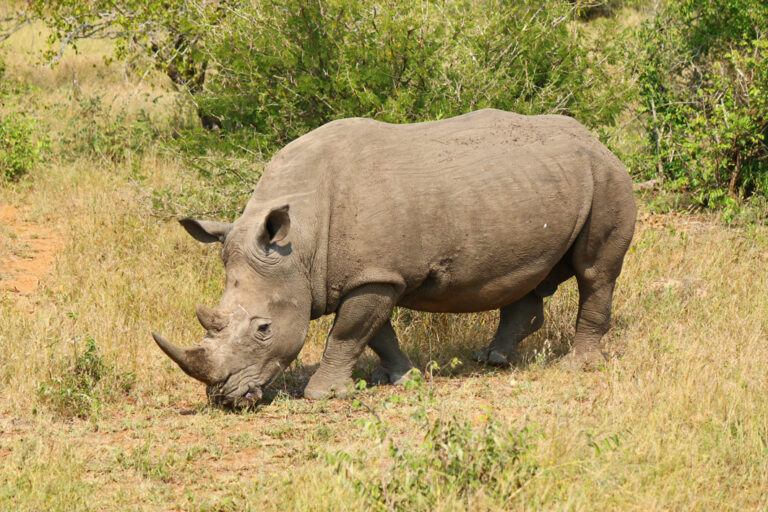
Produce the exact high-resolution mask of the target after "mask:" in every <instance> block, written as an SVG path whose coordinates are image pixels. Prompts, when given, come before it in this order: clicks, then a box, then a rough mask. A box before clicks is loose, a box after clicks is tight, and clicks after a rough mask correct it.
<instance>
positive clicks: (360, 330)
mask: <svg viewBox="0 0 768 512" xmlns="http://www.w3.org/2000/svg"><path fill="white" fill-rule="evenodd" d="M400 291H401V288H398V287H397V286H395V285H390V284H369V285H365V286H361V287H360V288H357V289H355V290H353V291H352V292H351V293H349V294H348V295H347V296H346V297H344V299H343V301H342V302H341V304H340V305H339V308H338V310H337V311H336V319H335V320H334V322H333V327H332V328H331V333H330V334H329V335H328V340H327V342H326V345H325V351H324V352H323V357H322V359H321V360H320V366H319V367H318V369H317V371H316V372H315V374H314V375H312V377H311V378H310V379H309V383H307V387H306V388H304V396H305V397H306V398H309V399H313V400H317V399H321V398H326V397H331V396H337V397H344V396H347V395H349V394H351V393H352V392H353V389H354V383H353V382H352V370H353V368H354V366H355V363H357V360H358V359H359V358H360V355H361V354H362V353H363V350H365V347H366V345H368V343H369V342H370V340H371V339H372V338H373V337H374V336H375V335H376V334H377V333H378V331H379V330H380V329H381V327H382V326H383V325H384V324H385V323H387V322H388V321H389V318H390V317H391V315H392V310H393V309H394V307H395V302H396V300H397V296H398V295H399V293H400Z"/></svg>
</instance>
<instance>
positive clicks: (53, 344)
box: [0, 39, 768, 510]
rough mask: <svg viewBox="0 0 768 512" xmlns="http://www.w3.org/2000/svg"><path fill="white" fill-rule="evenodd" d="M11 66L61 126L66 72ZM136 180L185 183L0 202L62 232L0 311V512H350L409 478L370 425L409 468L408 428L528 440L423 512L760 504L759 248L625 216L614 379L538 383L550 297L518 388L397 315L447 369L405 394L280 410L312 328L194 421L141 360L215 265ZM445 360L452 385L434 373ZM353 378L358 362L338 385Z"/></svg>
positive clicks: (562, 333) (684, 223) (762, 329)
mask: <svg viewBox="0 0 768 512" xmlns="http://www.w3.org/2000/svg"><path fill="white" fill-rule="evenodd" d="M34 41H37V40H36V39H35V40H34ZM19 44H22V45H23V46H34V44H37V43H29V45H28V44H27V43H26V42H23V43H19ZM96 50H98V49H95V50H94V51H96ZM67 59H68V60H65V63H69V65H71V66H72V67H73V69H75V70H76V74H77V76H78V77H82V81H83V82H85V83H86V86H93V87H94V88H98V87H99V85H98V84H100V83H102V82H100V80H104V82H103V84H104V88H105V90H107V91H109V92H110V93H111V94H114V95H115V96H116V97H118V98H130V97H131V95H132V94H133V91H132V90H131V89H130V88H129V87H125V88H123V85H122V83H121V82H120V80H118V79H116V78H115V77H114V76H112V78H105V77H99V76H98V73H97V72H95V71H93V73H95V74H94V75H88V73H91V72H92V71H90V70H92V69H94V68H92V67H90V66H91V64H92V61H93V59H94V57H91V56H89V55H86V56H79V57H74V56H69V57H67ZM11 60H13V59H9V61H11ZM27 60H28V57H19V59H18V60H16V61H15V62H9V64H11V65H12V67H13V66H15V67H13V69H14V71H13V72H17V73H19V74H20V75H23V76H26V77H27V79H29V80H32V78H31V77H32V75H35V78H34V80H35V81H36V82H35V83H37V84H38V86H39V88H40V89H39V90H37V91H36V92H35V94H36V95H37V96H36V98H37V99H35V100H34V101H31V100H30V101H31V103H30V104H32V103H33V104H34V105H37V106H38V107H39V105H41V104H42V105H49V106H50V105H54V104H56V103H57V102H58V103H61V102H64V105H63V106H62V107H61V108H60V109H58V110H57V109H53V110H45V109H44V108H42V107H40V108H39V109H38V110H35V112H37V114H38V115H39V116H40V118H41V119H42V120H44V121H45V120H46V119H48V118H47V117H45V116H49V117H51V118H55V119H51V120H49V121H50V122H51V123H57V122H68V121H66V117H65V113H66V111H67V109H66V101H71V100H67V99H66V95H67V92H66V90H67V88H68V87H69V79H70V77H71V73H69V72H68V71H61V68H59V70H56V71H53V72H44V71H43V70H39V69H38V68H34V67H33V66H31V65H29V64H27ZM25 66H27V67H25ZM33 69H34V70H35V71H34V72H33V71H32V70H33ZM25 70H26V71H25ZM114 72H115V70H114V69H113V70H112V71H109V72H108V73H114ZM38 75H39V76H38ZM86 77H91V78H87V79H86ZM91 79H92V80H93V81H92V82H90V80H91ZM88 84H90V85H88ZM131 101H139V100H137V99H136V97H134V98H133V99H131ZM51 108H52V107H51ZM46 112H48V114H46ZM62 119H65V121H62ZM46 122H47V121H46ZM136 169H141V171H142V173H143V174H144V175H145V176H146V180H145V181H144V186H145V187H148V188H152V187H162V186H165V185H169V184H173V183H174V182H175V181H176V180H179V179H181V178H180V176H184V177H185V178H184V179H188V178H187V176H188V175H187V174H182V172H181V163H180V162H179V161H177V160H174V159H173V158H170V157H168V156H164V157H160V156H158V154H157V153H156V152H154V151H149V152H147V153H145V154H143V155H129V156H128V158H127V159H126V160H124V161H120V162H118V163H114V162H105V161H103V160H101V159H99V158H98V157H94V156H88V155H83V156H81V157H78V158H74V159H59V158H55V157H52V158H50V159H49V160H48V161H47V162H46V163H45V164H44V165H42V166H41V167H40V168H39V169H38V170H37V171H36V172H35V173H33V175H32V176H31V178H30V179H29V180H27V181H24V182H22V183H21V184H17V185H10V184H6V185H3V186H2V199H0V202H2V203H5V204H11V205H14V206H16V207H18V208H19V214H20V215H21V216H22V217H23V218H24V219H25V220H27V221H29V222H35V223H38V224H43V225H45V226H46V227H47V228H49V229H52V230H55V231H56V232H58V233H60V235H61V236H62V238H63V239H64V248H63V249H62V250H61V252H60V253H58V255H57V257H56V263H55V267H54V270H53V271H52V272H51V274H50V275H49V276H48V277H47V279H46V280H45V282H44V284H43V286H41V287H40V288H39V289H38V290H37V291H36V292H35V293H34V294H33V295H32V296H31V297H29V298H27V299H25V300H24V301H23V309H24V311H19V310H18V307H19V302H18V298H17V297H16V295H14V294H12V293H10V292H2V293H3V294H4V295H3V296H0V347H2V348H3V350H2V351H1V352H0V386H2V390H3V392H2V395H0V509H2V510H144V509H146V510H158V509H160V510H166V509H167V510H245V509H250V510H277V509H280V510H292V509H299V510H344V509H347V510H350V509H360V510H365V509H369V508H371V507H372V506H377V503H375V502H372V501H371V495H370V493H369V494H366V492H365V491H364V489H366V487H365V485H366V484H370V483H371V482H373V483H374V484H375V483H376V482H379V483H380V482H382V481H385V480H386V478H387V475H395V477H397V478H402V479H403V481H405V480H404V478H405V477H406V476H408V471H409V469H408V467H406V466H405V465H403V464H399V465H398V462H397V461H396V460H395V459H393V457H392V456H391V454H390V453H389V452H388V449H387V447H388V445H387V441H385V442H382V441H381V438H380V435H379V433H380V432H381V431H380V427H379V426H378V423H377V421H376V420H375V418H374V416H373V415H372V414H371V413H370V412H369V410H368V407H371V408H372V409H373V410H374V411H376V412H377V414H378V415H379V416H380V417H381V418H382V419H384V421H386V423H387V432H388V434H387V435H388V437H387V439H391V440H392V442H394V443H395V444H396V445H397V446H400V447H402V448H403V449H404V450H405V451H406V452H407V453H410V454H413V456H414V457H422V458H423V459H424V460H426V461H427V463H432V462H434V461H433V460H432V459H429V455H428V454H427V455H425V452H424V449H423V448H419V443H420V442H421V440H423V439H424V436H425V433H426V428H425V425H426V424H427V423H425V422H424V421H423V420H422V419H420V418H422V417H425V418H427V420H428V421H433V420H434V419H437V418H440V419H442V420H443V421H446V422H448V423H449V425H459V424H461V423H462V422H464V421H466V422H468V424H469V425H471V426H472V427H471V429H470V431H463V430H457V432H458V434H457V435H458V440H459V441H458V442H459V444H461V443H462V442H463V440H470V439H471V432H472V431H474V430H472V429H475V430H476V429H480V428H482V427H483V425H486V424H488V423H489V422H497V423H498V425H500V426H501V428H502V429H503V430H504V431H508V432H518V431H521V430H522V429H524V428H527V430H525V432H527V434H526V435H527V436H529V441H530V446H529V447H528V448H526V451H525V453H524V460H526V461H528V462H527V463H529V464H531V465H532V467H534V468H535V470H534V471H533V472H532V473H531V474H530V475H529V476H528V477H526V478H525V479H524V480H523V481H522V484H521V486H520V487H516V488H515V489H514V491H513V492H510V493H508V494H506V495H505V496H506V500H505V501H504V502H500V501H499V499H498V498H497V497H494V496H493V495H492V494H491V493H490V492H488V491H487V489H488V488H489V487H487V486H484V485H478V486H477V487H471V488H458V487H452V486H451V485H446V486H445V487H441V486H439V485H435V486H434V487H433V488H431V490H430V491H429V493H431V494H429V499H431V500H432V501H431V502H430V506H429V508H431V509H435V510H465V509H467V508H468V507H472V508H474V509H479V510H487V509H488V510H502V509H540V508H541V509H550V510H560V509H568V510H572V509H573V510H594V509H604V510H617V509H619V510H625V509H634V510H677V509H685V510H691V509H693V510H712V509H719V510H729V509H734V510H744V509H752V510H765V509H766V507H768V491H767V489H768V488H767V487H766V482H768V408H766V405H765V404H766V402H765V397H766V396H768V373H767V372H766V368H768V344H766V342H767V341H768V273H767V272H766V270H765V269H766V267H767V266H768V229H766V228H764V227H752V228H744V229H730V228H726V227H724V226H723V225H721V224H720V223H718V222H717V221H716V220H713V219H710V218H706V217H700V218H691V217H685V216H674V215H668V216H652V215H648V216H645V217H644V221H643V223H642V224H640V225H639V226H638V232H637V235H636V237H635V241H634V244H633V246H632V249H631V251H630V253H629V255H628V257H627V261H626V265H625V271H624V273H623V275H622V277H621V280H620V283H619V286H618V289H617V294H616V300H615V307H614V311H615V320H614V329H613V330H612V331H611V333H610V335H609V336H608V340H607V349H608V350H609V351H610V352H611V353H612V354H613V356H614V358H613V360H612V361H611V363H610V364H609V365H608V366H607V367H606V368H605V369H604V370H602V371H598V372H592V373H568V372H564V371H561V370H559V369H558V368H556V367H554V366H552V365H550V364H549V362H548V361H549V359H548V355H549V354H551V353H558V352H561V351H562V350H563V349H564V344H565V343H567V340H569V339H570V337H571V336H572V323H573V319H574V314H575V307H576V300H577V297H576V292H575V290H574V286H573V285H572V284H566V285H565V286H563V287H562V289H561V290H560V291H559V292H558V294H556V295H555V296H554V297H553V298H552V300H551V301H550V303H549V305H548V310H547V311H548V315H549V319H548V323H547V325H546V327H545V328H544V329H543V330H542V331H540V332H539V333H537V334H536V335H535V336H533V337H532V339H530V340H529V341H528V342H527V346H528V347H529V350H530V355H531V360H532V364H530V365H529V366H528V368H526V369H524V370H503V371H502V370H493V369H486V368H483V367H479V366H476V365H473V364H472V363H471V362H469V361H468V356H469V354H471V352H472V350H473V349H474V348H476V347H478V346H481V345H483V344H484V343H486V342H487V341H488V340H489V339H490V337H491V336H492V331H493V327H494V322H495V315H494V314H491V313H488V314H482V315H465V316H448V315H422V314H412V313H410V312H406V311H401V312H400V313H399V314H398V322H397V324H398V330H399V331H400V333H401V335H402V339H403V342H404V345H405V347H406V349H407V351H408V352H409V354H410V355H411V356H412V357H413V359H414V360H415V361H416V362H417V363H418V364H419V365H420V366H421V367H422V368H426V367H427V363H428V362H429V361H437V362H438V363H439V364H440V366H442V367H444V368H446V369H444V370H441V371H437V372H435V375H434V377H433V378H432V379H431V380H430V381H429V382H427V383H425V384H423V385H422V386H420V387H417V388H416V389H410V390H400V389H392V388H389V387H382V388H375V389H372V390H367V391H364V392H363V393H361V395H360V399H361V400H362V402H358V401H354V400H348V401H339V400H331V401H328V402H320V403H316V402H308V401H305V400H303V399H300V398H296V397H295V395H296V394H297V392H298V391H299V390H300V389H301V386H302V384H303V383H304V382H305V381H306V378H307V377H308V375H309V372H310V371H311V369H312V367H313V365H314V363H315V362H316V361H317V360H318V358H319V356H320V354H321V352H322V344H323V339H324V336H325V333H326V332H327V328H328V320H327V319H325V320H322V321H320V322H317V323H316V324H315V325H314V326H313V328H312V331H311V335H310V339H309V340H308V343H307V346H306V348H305V351H304V352H303V353H302V355H301V357H300V360H299V362H298V363H297V364H296V365H295V366H294V367H293V368H292V369H291V371H290V372H289V373H288V375H287V376H286V378H285V379H283V380H282V381H280V382H279V383H278V385H277V387H276V391H275V392H274V393H273V399H272V402H271V403H269V404H267V405H265V406H263V407H261V408H260V409H259V410H258V411H256V412H249V413H242V414H233V413H227V412H223V411H219V410H214V409H210V408H207V407H206V406H205V396H204V392H203V389H202V386H200V385H199V384H196V383H195V382H192V381H191V379H189V378H187V377H185V376H184V375H183V374H182V373H181V372H180V371H179V370H178V369H177V368H176V367H175V366H173V365H172V364H171V363H170V361H168V360H167V358H165V357H164V356H162V355H161V353H160V352H159V350H157V348H156V347H155V346H154V345H153V344H152V342H151V338H150V336H149V332H150V330H151V329H159V330H161V331H162V332H164V333H165V334H167V335H168V336H169V338H171V339H173V340H176V341H178V342H191V341H193V340H195V339H196V338H198V337H199V336H200V335H201V334H202V329H201V328H200V327H199V326H198V325H197V323H196V320H195V319H194V313H193V310H194V304H195V303H197V302H201V303H205V304H208V305H212V304H214V303H215V302H216V300H217V298H218V296H219V294H220V293H221V287H222V277H223V274H222V268H221V264H220V262H219V260H218V254H217V249H216V248H215V247H204V246H200V245H199V244H197V243H195V242H194V241H193V240H192V239H190V238H189V237H188V236H187V235H186V234H185V233H184V232H183V230H182V229H180V228H179V227H178V226H177V225H175V223H166V222H160V221H158V220H156V219H154V218H152V217H151V216H149V215H148V212H147V210H146V208H145V207H144V206H143V204H142V203H141V202H140V201H138V200H137V197H139V196H140V192H139V190H138V189H137V188H136V186H135V185H134V183H133V181H132V178H133V177H134V175H135V170H136ZM0 236H6V231H4V230H0ZM8 236H11V235H10V234H8ZM5 247H6V244H4V243H0V251H2V250H4V248H5ZM3 257H4V254H3V253H0V261H2V259H3ZM0 274H2V270H1V269H0ZM29 311H31V314H27V313H28V312H29ZM89 340H91V341H89ZM89 347H95V350H96V353H95V355H94V354H93V353H91V355H88V354H89V352H88V350H89ZM453 358H458V359H459V360H461V361H462V362H463V364H462V365H461V366H459V367H458V368H455V369H453V370H452V369H450V364H449V363H450V361H451V360H452V359H453ZM78 361H79V362H78ZM83 361H85V362H86V363H85V364H87V365H90V366H87V368H91V369H92V370H93V369H96V370H97V373H98V379H95V378H91V377H89V376H88V375H85V373H84V372H83V371H82V368H83V364H84V363H83ZM78 365H79V366H78ZM371 366H372V359H367V360H366V361H363V363H362V364H361V368H360V371H359V376H361V377H365V376H366V375H368V373H369V371H370V369H371ZM78 368H80V370H78ZM89 379H91V380H89ZM278 391H280V392H278ZM451 418H455V420H454V421H453V422H452V423H451ZM452 428H453V427H452ZM456 428H458V427H456ZM467 432H470V433H467ZM462 436H463V437H462ZM466 450H467V453H468V454H469V455H472V456H474V455H477V454H478V453H480V451H478V450H479V449H477V448H476V447H474V448H473V447H472V446H470V445H469V444H468V445H467V447H466ZM339 452H344V453H346V454H347V455H348V456H349V460H348V461H347V462H345V461H346V460H347V459H344V458H343V457H341V458H340V456H339V455H338V454H339ZM473 454H474V455H473ZM514 469H515V468H513V467H509V466H504V465H500V466H498V467H496V466H494V468H493V469H491V470H489V473H490V474H491V476H493V475H502V476H503V475H507V474H508V472H509V471H511V470H514ZM419 478H422V479H424V481H430V482H431V481H435V482H443V483H445V481H443V480H439V479H438V478H439V477H438V476H436V475H434V474H431V473H427V474H424V475H422V476H420V477H419ZM435 479H437V480H435ZM356 481H357V482H358V485H357V487H355V482H356ZM448 482H449V483H450V481H448ZM360 489H363V491H361V490H360ZM369 489H370V487H369ZM390 498H393V499H394V498H403V499H404V498H405V497H404V496H399V497H398V496H395V497H392V496H390ZM386 506H387V504H386V503H384V504H383V505H382V507H384V508H386ZM422 508H423V507H422Z"/></svg>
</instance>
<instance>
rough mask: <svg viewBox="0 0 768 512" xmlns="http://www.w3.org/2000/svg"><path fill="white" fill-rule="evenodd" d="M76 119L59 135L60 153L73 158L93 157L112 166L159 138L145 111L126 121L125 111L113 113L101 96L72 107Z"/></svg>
mask: <svg viewBox="0 0 768 512" xmlns="http://www.w3.org/2000/svg"><path fill="white" fill-rule="evenodd" d="M75 108H76V111H77V115H75V116H73V117H72V118H71V119H70V120H69V123H68V130H67V132H66V133H64V134H62V138H61V142H62V144H63V150H64V151H65V152H66V153H69V154H71V155H74V156H76V157H77V156H80V155H82V154H83V153H86V154H92V155H94V156H97V157H99V158H102V159H105V160H109V161H111V162H121V161H124V160H125V159H126V158H127V157H128V156H129V155H131V154H140V153H142V152H143V151H145V150H146V149H147V148H148V147H149V145H150V144H151V143H152V142H153V141H154V140H156V139H157V138H158V137H159V134H160V132H159V129H158V128H157V126H156V125H155V123H154V122H153V121H152V119H151V118H150V117H149V116H148V115H147V113H146V112H145V111H143V110H142V111H139V112H138V114H137V115H136V117H135V118H134V119H129V117H128V114H127V113H126V112H125V110H119V111H117V112H114V111H113V109H112V107H111V106H110V105H105V104H104V102H103V101H102V98H101V97H100V96H83V97H80V98H78V99H77V101H76V103H75Z"/></svg>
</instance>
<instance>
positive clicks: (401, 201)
mask: <svg viewBox="0 0 768 512" xmlns="http://www.w3.org/2000/svg"><path fill="white" fill-rule="evenodd" d="M635 213H636V211H635V203H634V197H633V193H632V183H631V180H630V178H629V176H628V174H627V171H626V169H625V168H624V166H623V165H622V164H621V162H620V161H619V160H618V159H617V158H616V157H615V156H614V155H613V154H612V153H610V152H609V151H608V150H607V149H606V148H605V147H604V146H603V145H602V144H600V142H599V141H598V140H597V139H596V138H595V137H594V136H593V135H591V134H590V133H589V131H587V129H586V128H584V127H583V126H582V125H581V124H579V123H578V122H577V121H575V120H573V119H571V118H568V117H562V116H522V115H516V114H511V113H507V112H502V111H498V110H480V111H477V112H472V113H470V114H466V115H462V116H459V117H455V118H452V119H446V120H442V121H435V122H429V123H419V124H410V125H392V124H386V123H381V122H377V121H373V120H369V119H359V118H356V119H344V120H339V121H334V122H332V123H328V124H327V125H325V126H322V127H320V128H318V129H317V130H314V131H313V132H311V133H308V134H306V135H304V136H303V137H300V138H299V139H297V140H295V141H293V142H292V143H290V144H288V145H287V146H286V147H285V148H283V149H282V150H281V151H280V152H279V153H277V155H276V156H275V157H274V159H273V160H272V161H271V162H270V163H269V164H268V165H267V167H266V169H265V171H264V174H263V176H262V178H261V180H260V181H259V183H258V186H257V187H256V190H255V191H254V194H253V197H252V198H251V200H250V201H249V202H248V205H247V207H246V209H245V211H244V213H243V215H242V216H241V217H240V218H239V219H237V220H236V221H235V222H234V223H232V224H226V223H219V222H198V221H194V220H191V219H185V220H183V221H182V224H183V225H184V227H185V228H186V229H187V231H189V233H190V234H191V235H192V236H194V237H195V238H196V239H198V240H200V241H202V242H216V241H219V242H222V243H223V249H222V258H223V260H224V263H225V266H226V273H227V276H226V289H225V292H224V294H223V296H222V298H221V301H220V303H219V305H218V307H217V308H216V309H211V308H206V307H203V306H199V307H198V311H197V313H198V318H199V320H200V322H201V323H202V324H203V326H204V327H205V328H206V329H207V331H208V333H207V335H206V337H205V338H204V339H203V341H202V342H201V343H199V344H197V345H195V346H193V347H189V348H179V347H176V346H174V345H172V344H171V343H169V342H168V341H166V340H165V339H164V338H162V337H161V336H159V335H155V339H156V341H157V342H158V344H159V345H160V347H161V348H162V349H163V350H164V351H165V352H166V353H167V354H168V355H169V356H170V357H171V358H172V359H173V360H175V361H176V362H177V363H178V364H179V365H180V366H181V367H182V369H183V370H184V371H185V372H187V373H188V374H189V375H191V376H193V377H195V378H197V379H199V380H201V381H203V382H204V383H206V384H208V392H209V395H210V396H211V398H212V399H213V400H214V401H216V402H219V403H222V404H230V405H236V406H248V405H251V404H253V403H255V402H256V401H258V400H259V399H260V398H261V393H262V389H263V387H264V386H266V385H267V384H269V383H270V382H271V381H272V380H274V378H275V377H276V376H277V375H279V373H280V372H281V371H282V370H283V369H284V368H285V367H286V366H288V365H289V364H290V363H291V361H293V360H294V359H295V357H296V356H297V355H298V353H299V351H300V350H301V347H302V345H303V343H304V340H305V338H306V334H307V329H308V325H309V321H310V319H314V318H318V317H320V316H322V315H327V314H332V313H335V314H336V317H335V321H334V324H333V328H332V330H331V333H330V335H329V337H328V341H327V345H326V349H325V352H324V354H323V358H322V361H321V363H320V365H319V367H318V369H317V371H316V373H315V374H314V375H313V376H312V378H311V379H310V381H309V384H308V385H307V387H306V389H305V391H304V394H305V396H307V397H309V398H321V397H324V396H329V395H332V394H336V395H343V394H345V392H346V390H347V389H348V384H349V382H350V376H351V372H352V369H353V367H354V365H355V362H356V361H357V359H358V357H359V356H360V354H361V353H362V352H363V350H364V349H365V347H366V345H368V346H370V347H371V348H372V349H373V350H374V351H375V352H376V353H377V354H378V355H379V357H380V358H381V369H380V371H379V372H378V377H379V378H380V379H384V380H387V381H389V382H393V383H398V382H401V381H402V380H403V378H404V375H405V374H406V373H407V371H408V370H409V369H410V368H411V363H410V362H409V360H408V358H407V357H406V356H405V355H404V354H403V352H402V351H401V350H400V348H399V347H398V341H397V337H396V335H395V332H394V330H393V329H392V325H391V324H390V322H389V319H390V318H391V314H392V309H393V308H394V307H395V306H401V307H406V308H411V309H415V310H419V311H435V312H450V313H465V312H472V311H485V310H491V309H500V310H501V319H500V323H499V327H498V330H497V332H496V334H495V336H494V338H493V340H492V341H491V343H490V345H489V346H488V347H487V348H485V349H482V350H480V351H478V352H476V353H475V354H474V357H475V359H476V360H479V361H484V362H488V363H491V364H508V363H511V362H515V360H516V356H517V345H518V343H519V342H520V341H521V340H522V339H523V338H525V336H527V335H529V334H530V333H532V332H534V331H535V330H536V329H538V328H539V327H540V326H541V324H542V320H543V310H542V300H543V298H544V297H546V296H548V295H551V294H552V293H554V292H555V290H556V289H557V286H558V284H560V283H561V282H562V281H564V280H566V279H568V278H570V277H572V276H575V277H576V279H577V281H578V286H579V295H580V300H579V313H578V319H577V322H576V336H575V339H574V341H573V350H572V352H571V354H569V356H568V358H567V361H568V363H569V365H570V366H577V367H582V366H584V365H590V364H593V363H595V362H598V361H600V360H602V355H601V352H600V350H599V344H600V339H601V338H602V336H603V334H604V333H605V332H606V331H607V330H608V328H609V324H610V313H611V298H612V294H613V288H614V283H615V281H616V278H617V277H618V275H619V273H620V271H621V266H622V261H623V258H624V254H625V252H626V251H627V248H628V247H629V244H630V241H631V238H632V234H633V231H634V224H635Z"/></svg>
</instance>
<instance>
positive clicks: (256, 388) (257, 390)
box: [205, 379, 263, 409]
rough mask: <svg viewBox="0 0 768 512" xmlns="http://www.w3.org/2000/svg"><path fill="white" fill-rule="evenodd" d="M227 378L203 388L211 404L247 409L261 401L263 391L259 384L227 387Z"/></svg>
mask: <svg viewBox="0 0 768 512" xmlns="http://www.w3.org/2000/svg"><path fill="white" fill-rule="evenodd" d="M229 380H230V379H227V380H226V381H224V382H222V383H220V384H214V385H212V386H208V387H206V388H205V392H206V394H207V395H208V400H209V401H210V402H211V403H212V404H214V405H217V406H219V407H225V408H231V409H248V408H251V407H254V406H256V405H257V404H258V403H259V402H260V401H261V397H262V396H263V391H262V386H261V385H260V384H256V383H252V384H247V385H244V386H243V385H240V386H237V388H236V389H228V386H227V384H228V382H229Z"/></svg>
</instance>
